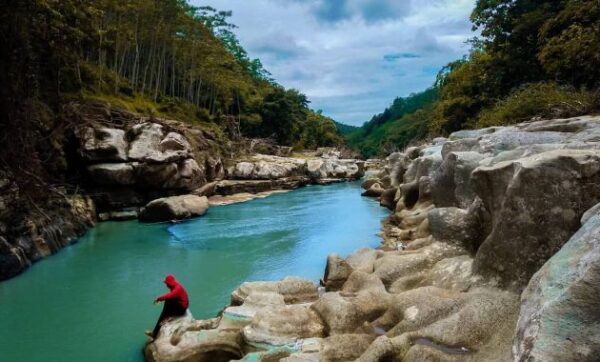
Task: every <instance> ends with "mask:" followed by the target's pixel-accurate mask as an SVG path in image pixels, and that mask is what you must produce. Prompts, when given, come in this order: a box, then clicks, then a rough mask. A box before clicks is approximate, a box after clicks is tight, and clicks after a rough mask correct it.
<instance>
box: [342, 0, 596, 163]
mask: <svg viewBox="0 0 600 362" xmlns="http://www.w3.org/2000/svg"><path fill="white" fill-rule="evenodd" d="M599 19H600V2H598V1H597V0H478V1H477V2H476V5H475V9H474V10H473V12H472V14H471V21H472V23H473V29H474V30H478V31H479V32H480V36H478V37H476V38H474V39H473V40H471V46H472V47H471V51H470V53H469V54H468V55H467V56H466V57H464V58H463V59H459V60H457V61H454V62H451V63H450V64H448V65H447V66H445V67H444V68H443V69H442V70H441V71H440V73H439V75H438V77H437V79H436V81H435V84H434V85H433V88H432V89H435V93H436V96H435V97H434V98H428V99H427V101H426V102H425V103H424V104H423V106H422V108H421V109H419V110H418V111H413V113H408V114H398V115H394V114H392V112H391V110H392V109H394V108H396V107H395V103H396V102H397V101H398V100H396V101H394V104H392V106H391V107H390V108H388V109H387V110H386V111H385V112H384V113H383V114H381V115H378V116H375V117H374V118H373V119H372V120H371V121H369V122H367V123H366V124H365V125H364V126H363V127H362V128H361V130H359V131H355V132H353V133H352V134H350V135H349V136H347V138H348V140H349V142H350V143H351V144H353V145H354V147H356V148H358V149H360V150H361V151H362V152H363V153H365V154H366V155H367V156H370V155H374V154H385V153H386V152H389V151H390V150H393V149H400V148H402V147H405V146H406V145H407V144H409V143H410V142H411V141H413V140H414V139H415V137H416V138H424V137H427V136H435V135H448V134H449V133H451V132H453V131H456V130H460V129H463V128H473V127H487V126H493V125H506V124H511V123H517V122H521V121H525V120H528V119H531V118H532V117H535V116H540V117H567V116H575V115H580V114H584V113H589V112H594V111H597V110H598V109H599V108H600V95H599V87H600V20H599ZM426 92H427V91H426ZM426 92H423V93H426ZM414 97H415V95H413V96H409V97H407V98H400V99H403V100H413V99H414ZM407 130H411V131H410V132H409V131H407ZM361 132H362V135H361ZM399 135H404V136H400V137H399Z"/></svg>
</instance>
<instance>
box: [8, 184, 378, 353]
mask: <svg viewBox="0 0 600 362" xmlns="http://www.w3.org/2000/svg"><path fill="white" fill-rule="evenodd" d="M385 216H387V211H386V210H385V209H384V208H382V207H380V206H379V204H378V202H376V201H374V200H371V199H367V198H362V197H361V196H360V182H349V183H340V184H334V185H329V186H309V187H306V188H302V189H299V190H296V191H291V192H287V193H278V194H274V195H271V196H269V197H267V198H263V199H256V200H252V201H248V202H245V203H239V204H233V205H227V206H216V207H211V208H210V209H209V211H208V213H207V214H206V215H205V216H204V217H202V218H199V219H195V220H191V221H187V222H184V223H180V224H175V225H170V224H141V223H138V222H137V221H127V222H104V223H100V224H98V225H97V226H96V227H94V228H92V229H91V230H89V231H88V232H87V233H86V234H85V235H84V236H83V237H82V238H81V239H80V240H79V242H78V243H77V244H75V245H73V246H71V247H68V248H66V249H64V250H62V251H61V252H59V253H58V254H57V255H54V256H52V257H50V258H48V259H45V260H43V261H41V262H38V263H36V264H35V265H33V266H32V267H31V268H30V269H29V270H27V271H26V272H25V273H23V274H22V275H20V276H17V277H16V278H13V279H11V280H8V281H5V282H2V283H0V326H1V328H0V360H2V361H28V362H29V361H141V360H142V359H143V358H142V354H141V349H142V347H143V344H144V341H145V336H144V335H143V331H144V330H147V329H151V328H152V327H153V325H154V322H155V320H156V317H157V316H158V314H160V308H161V306H154V305H153V304H152V301H153V300H154V298H155V297H156V296H157V295H160V294H162V293H164V292H166V291H167V290H166V288H165V287H164V285H163V283H162V280H163V278H164V276H165V275H166V274H174V275H175V276H176V277H177V278H178V279H179V280H180V281H181V283H182V284H183V285H184V286H185V287H186V289H187V290H188V293H189V296H190V310H191V312H192V314H193V315H194V317H196V318H199V319H200V318H202V319H204V318H212V317H214V316H215V315H216V314H217V313H218V312H219V310H221V308H223V307H224V306H225V305H226V304H228V302H229V295H230V293H231V291H232V290H233V289H235V288H236V287H237V286H238V285H239V284H240V283H242V282H244V281H251V280H277V279H280V278H283V277H285V276H288V275H297V276H302V277H306V278H309V279H311V280H313V281H315V282H317V281H318V280H319V278H320V277H321V276H322V274H323V270H324V266H325V261H326V257H327V255H328V254H329V253H332V252H336V253H338V254H340V255H342V256H346V255H348V254H349V253H351V252H352V251H354V250H356V249H358V248H360V247H363V246H371V247H375V246H377V245H378V244H379V242H380V239H379V237H378V236H377V233H378V232H379V230H380V222H381V220H382V219H383V218H384V217H385Z"/></svg>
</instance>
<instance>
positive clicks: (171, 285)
mask: <svg viewBox="0 0 600 362" xmlns="http://www.w3.org/2000/svg"><path fill="white" fill-rule="evenodd" d="M165 284H166V285H167V287H169V289H173V288H175V286H177V284H179V282H178V281H177V279H175V277H174V276H172V275H171V274H169V275H167V276H166V277H165Z"/></svg>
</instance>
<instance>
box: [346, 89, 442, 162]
mask: <svg viewBox="0 0 600 362" xmlns="http://www.w3.org/2000/svg"><path fill="white" fill-rule="evenodd" d="M437 97H438V90H437V88H435V87H432V88H429V89H427V90H425V91H423V92H420V93H414V94H411V95H410V96H408V97H406V98H400V97H399V98H396V99H395V100H394V102H393V103H392V105H391V106H390V107H388V108H386V109H385V111H384V112H383V113H381V114H378V115H376V116H374V117H373V118H372V119H371V120H370V121H369V122H367V123H365V124H364V125H363V126H362V127H361V128H359V129H357V130H355V131H353V132H350V133H348V134H346V135H344V136H345V138H346V142H347V144H348V145H349V146H350V147H352V148H354V149H356V150H358V151H359V152H360V153H362V154H363V156H365V157H372V156H383V155H386V154H389V153H390V152H394V151H397V150H400V149H402V148H404V147H406V146H407V145H408V144H410V143H411V142H414V141H416V140H418V139H422V138H424V137H425V136H426V135H427V132H428V128H427V127H428V124H429V122H430V120H431V117H432V107H433V104H434V103H435V101H436V100H437Z"/></svg>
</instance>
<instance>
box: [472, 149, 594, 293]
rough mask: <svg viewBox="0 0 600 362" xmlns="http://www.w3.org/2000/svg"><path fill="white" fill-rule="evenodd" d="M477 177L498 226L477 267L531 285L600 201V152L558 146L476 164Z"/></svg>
mask: <svg viewBox="0 0 600 362" xmlns="http://www.w3.org/2000/svg"><path fill="white" fill-rule="evenodd" d="M472 182H473V186H474V189H475V191H476V192H477V194H478V195H479V196H480V197H481V199H482V200H483V203H484V205H485V207H486V209H487V210H489V212H490V214H491V222H492V225H493V227H492V231H491V233H490V234H489V235H488V236H487V238H486V239H485V241H484V242H483V244H482V245H481V247H480V248H479V250H478V251H477V256H476V258H475V269H476V270H477V271H478V272H479V273H481V274H483V275H491V276H498V277H499V278H500V280H501V282H502V283H505V284H508V283H517V284H519V285H526V284H527V282H528V281H529V279H530V278H531V276H532V275H533V273H535V272H536V271H537V270H538V269H539V268H540V267H541V266H542V265H543V264H544V262H545V261H546V260H548V259H549V258H550V257H551V256H552V255H553V254H554V253H556V252H557V251H558V250H559V249H560V248H561V247H562V245H563V244H564V243H565V242H566V240H568V239H569V237H570V236H571V235H572V234H573V233H574V232H575V231H576V230H577V229H578V228H579V219H580V218H581V216H582V212H583V211H585V210H587V209H589V208H590V207H592V206H593V205H595V204H596V203H597V202H598V201H600V200H599V198H600V152H599V151H597V150H554V151H548V152H543V153H539V154H537V155H533V156H529V157H525V158H520V159H517V160H514V161H504V162H499V163H497V164H495V165H494V166H489V167H480V168H478V169H476V171H475V172H473V178H472Z"/></svg>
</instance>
